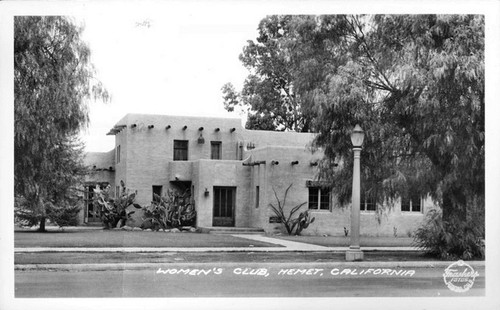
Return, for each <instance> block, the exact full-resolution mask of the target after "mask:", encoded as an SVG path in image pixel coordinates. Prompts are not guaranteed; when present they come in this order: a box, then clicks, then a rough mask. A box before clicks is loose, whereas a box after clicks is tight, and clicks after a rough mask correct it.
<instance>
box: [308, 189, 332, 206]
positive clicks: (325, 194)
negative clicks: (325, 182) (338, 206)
mask: <svg viewBox="0 0 500 310" xmlns="http://www.w3.org/2000/svg"><path fill="white" fill-rule="evenodd" d="M330 192H331V190H330V189H329V188H327V187H309V204H308V206H309V209H310V210H330Z"/></svg>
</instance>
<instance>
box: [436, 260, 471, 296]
mask: <svg viewBox="0 0 500 310" xmlns="http://www.w3.org/2000/svg"><path fill="white" fill-rule="evenodd" d="M477 276H479V273H478V272H477V271H475V270H474V268H472V267H471V266H470V265H468V264H467V263H465V262H464V261H462V260H459V261H458V262H455V263H452V264H451V265H449V266H448V268H446V269H445V270H444V273H443V278H444V283H445V284H446V286H448V288H449V289H450V290H452V291H454V292H457V293H463V292H467V291H468V290H469V289H470V288H471V287H472V286H473V285H474V280H475V279H476V277H477Z"/></svg>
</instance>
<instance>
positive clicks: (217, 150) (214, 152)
mask: <svg viewBox="0 0 500 310" xmlns="http://www.w3.org/2000/svg"><path fill="white" fill-rule="evenodd" d="M210 146H211V152H210V159H222V142H220V141H211V142H210Z"/></svg>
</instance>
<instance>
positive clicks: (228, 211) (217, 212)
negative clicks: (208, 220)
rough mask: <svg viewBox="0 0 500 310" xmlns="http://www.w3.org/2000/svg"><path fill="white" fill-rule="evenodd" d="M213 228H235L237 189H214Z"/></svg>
mask: <svg viewBox="0 0 500 310" xmlns="http://www.w3.org/2000/svg"><path fill="white" fill-rule="evenodd" d="M213 193H214V210H213V221H212V226H226V227H234V209H235V207H236V187H218V186H216V187H214V191H213Z"/></svg>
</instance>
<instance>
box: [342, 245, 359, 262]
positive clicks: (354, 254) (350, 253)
mask: <svg viewBox="0 0 500 310" xmlns="http://www.w3.org/2000/svg"><path fill="white" fill-rule="evenodd" d="M363 258H364V253H363V251H361V249H359V248H358V249H349V250H347V251H346V252H345V260H346V261H348V262H353V261H361V260H363Z"/></svg>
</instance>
